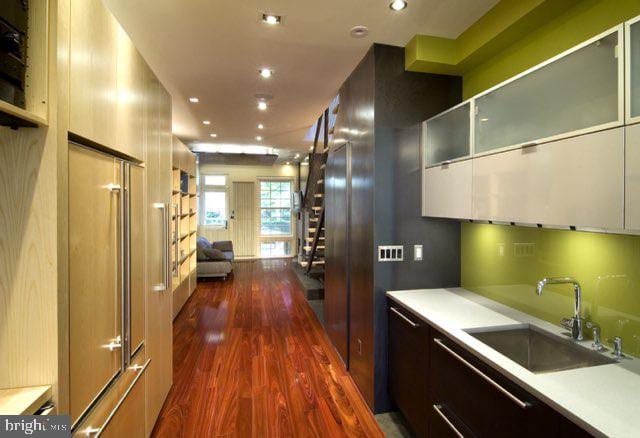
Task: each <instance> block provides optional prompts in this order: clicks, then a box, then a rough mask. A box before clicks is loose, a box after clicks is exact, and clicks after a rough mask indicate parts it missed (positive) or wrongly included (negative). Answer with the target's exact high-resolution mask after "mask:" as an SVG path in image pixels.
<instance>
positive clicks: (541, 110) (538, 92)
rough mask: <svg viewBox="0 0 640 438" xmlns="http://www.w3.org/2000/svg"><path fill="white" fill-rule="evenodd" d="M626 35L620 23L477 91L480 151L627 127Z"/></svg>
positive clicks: (476, 136)
mask: <svg viewBox="0 0 640 438" xmlns="http://www.w3.org/2000/svg"><path fill="white" fill-rule="evenodd" d="M623 35H624V27H623V26H622V25H621V26H618V27H616V28H614V29H612V30H610V31H608V32H605V33H603V34H601V35H598V36H596V37H595V38H593V39H591V40H588V41H586V42H585V43H583V44H581V45H579V46H576V47H575V48H573V49H571V50H569V51H567V52H565V53H563V54H560V55H558V56H556V57H554V58H552V59H550V60H549V61H547V62H545V63H543V64H541V65H539V66H537V67H534V68H533V69H531V70H529V71H526V72H524V73H522V74H520V75H518V76H515V77H514V78H512V79H510V80H508V81H507V82H505V83H503V84H500V85H498V86H496V87H494V88H493V89H490V90H488V91H487V92H485V93H482V94H480V95H478V96H476V98H475V99H474V100H475V114H474V116H475V120H474V121H475V126H474V152H475V153H474V155H485V154H487V153H495V152H498V151H501V150H508V149H510V148H515V147H523V146H528V145H535V144H539V143H545V142H548V141H552V140H558V139H560V138H565V137H571V136H575V135H579V134H585V133H588V132H593V131H598V130H602V129H607V128H612V127H615V126H621V125H622V124H623V123H624V115H623V114H624V93H623V92H622V90H623V78H624V59H623V58H624V57H623V51H622V50H621V47H622V44H621V43H622V41H623ZM636 62H637V61H636ZM636 87H637V85H636ZM636 90H637V88H636ZM636 94H637V91H636Z"/></svg>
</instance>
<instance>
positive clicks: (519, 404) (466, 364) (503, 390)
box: [433, 338, 531, 409]
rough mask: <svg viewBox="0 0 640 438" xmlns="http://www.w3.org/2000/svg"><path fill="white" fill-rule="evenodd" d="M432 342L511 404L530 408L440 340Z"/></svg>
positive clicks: (529, 405) (526, 403)
mask: <svg viewBox="0 0 640 438" xmlns="http://www.w3.org/2000/svg"><path fill="white" fill-rule="evenodd" d="M433 341H434V342H435V343H436V344H438V346H439V347H440V348H442V349H443V350H444V351H446V352H447V353H449V354H450V355H451V356H453V357H455V358H456V359H458V360H459V361H460V362H462V363H463V364H464V365H465V366H466V367H467V368H469V369H470V370H471V371H473V372H474V373H476V374H477V375H478V376H480V377H482V379H483V380H484V381H485V382H487V383H489V384H490V385H491V386H493V387H494V388H496V389H497V390H498V391H500V392H501V393H502V394H504V395H505V396H507V397H508V398H509V399H510V400H511V401H512V402H514V403H515V404H517V405H518V406H519V407H520V408H521V409H528V408H530V407H531V403H529V402H524V401H522V400H520V399H519V398H518V397H516V396H515V395H513V394H511V392H509V391H507V390H506V389H504V388H503V387H502V385H500V384H498V383H497V382H496V381H495V380H493V379H492V378H491V377H489V376H487V375H486V374H485V373H483V372H482V371H480V370H479V369H478V368H476V367H475V366H473V365H472V364H471V363H470V362H468V361H467V360H466V359H465V358H463V357H462V356H460V355H459V354H458V353H456V352H455V351H453V350H452V349H451V348H449V347H447V346H446V344H445V343H444V342H442V339H437V338H434V339H433Z"/></svg>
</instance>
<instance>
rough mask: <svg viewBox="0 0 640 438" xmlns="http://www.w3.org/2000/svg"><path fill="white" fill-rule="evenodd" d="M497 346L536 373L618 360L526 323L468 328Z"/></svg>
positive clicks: (512, 358) (491, 344)
mask: <svg viewBox="0 0 640 438" xmlns="http://www.w3.org/2000/svg"><path fill="white" fill-rule="evenodd" d="M469 334H470V335H471V336H473V337H474V338H476V339H478V340H480V341H481V342H482V343H484V344H486V345H488V346H489V347H491V348H493V349H494V350H496V351H498V352H500V353H502V354H503V355H505V356H507V357H508V358H509V359H511V360H513V361H514V362H516V363H518V364H519V365H521V366H523V367H524V368H526V369H528V370H529V371H531V372H533V373H548V372H552V371H562V370H570V369H574V368H584V367H592V366H597V365H605V364H610V363H615V362H616V361H615V360H613V359H610V358H608V357H606V356H605V355H603V354H600V353H597V352H595V351H591V350H588V349H586V348H584V347H581V346H580V345H577V344H575V343H574V341H572V340H570V339H563V338H561V337H558V336H555V335H552V334H550V333H546V332H544V331H543V330H541V329H539V328H537V327H534V326H531V325H527V326H523V327H518V328H514V329H506V330H501V329H492V330H486V331H481V332H469Z"/></svg>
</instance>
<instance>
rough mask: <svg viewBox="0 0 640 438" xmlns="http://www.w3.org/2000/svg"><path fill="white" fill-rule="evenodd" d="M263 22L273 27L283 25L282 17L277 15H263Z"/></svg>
mask: <svg viewBox="0 0 640 438" xmlns="http://www.w3.org/2000/svg"><path fill="white" fill-rule="evenodd" d="M262 22H263V23H265V24H271V25H276V24H280V23H282V16H280V15H275V14H262Z"/></svg>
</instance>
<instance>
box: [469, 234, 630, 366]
mask: <svg viewBox="0 0 640 438" xmlns="http://www.w3.org/2000/svg"><path fill="white" fill-rule="evenodd" d="M555 276H571V277H574V278H575V279H576V280H578V282H579V283H580V285H581V286H582V290H583V299H582V303H583V316H585V317H588V318H590V319H591V320H593V321H595V322H597V323H598V324H600V326H601V327H602V336H603V339H605V340H606V339H607V338H612V337H614V336H621V337H622V340H623V350H624V351H625V352H627V353H629V354H632V355H635V356H639V355H640V236H626V235H614V234H600V233H588V232H579V231H565V230H552V229H537V228H526V227H515V226H508V225H488V224H472V223H464V224H462V287H464V288H466V289H468V290H470V291H473V292H476V293H478V294H480V295H483V296H485V297H487V298H490V299H493V300H496V301H499V302H501V303H504V304H506V305H508V306H510V307H514V308H516V309H518V310H521V311H523V312H526V313H528V314H531V315H533V316H536V317H538V318H541V319H544V320H547V321H549V322H551V323H554V324H558V323H559V321H560V319H561V318H564V317H570V316H572V315H573V289H572V287H571V286H569V285H550V286H547V287H546V288H545V289H544V291H543V293H542V295H541V296H538V295H536V293H535V285H536V283H537V282H538V280H540V279H542V278H543V277H555ZM589 336H590V333H589Z"/></svg>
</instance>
